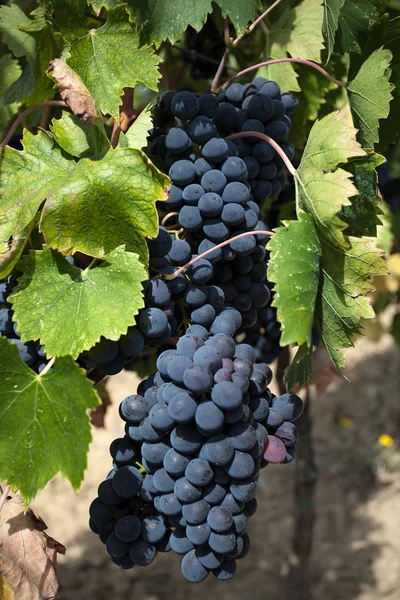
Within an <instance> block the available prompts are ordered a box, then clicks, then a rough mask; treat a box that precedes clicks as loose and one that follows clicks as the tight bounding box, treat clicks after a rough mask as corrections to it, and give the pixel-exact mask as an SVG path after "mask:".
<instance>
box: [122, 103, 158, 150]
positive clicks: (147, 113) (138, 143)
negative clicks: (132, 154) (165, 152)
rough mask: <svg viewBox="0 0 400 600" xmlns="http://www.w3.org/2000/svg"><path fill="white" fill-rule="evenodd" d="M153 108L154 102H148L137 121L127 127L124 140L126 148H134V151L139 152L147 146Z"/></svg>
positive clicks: (151, 125)
mask: <svg viewBox="0 0 400 600" xmlns="http://www.w3.org/2000/svg"><path fill="white" fill-rule="evenodd" d="M153 106H154V102H150V104H148V105H147V106H146V108H144V109H143V110H142V112H141V113H140V115H139V116H138V117H137V119H136V120H135V121H134V122H133V124H132V125H131V126H130V127H129V129H128V131H127V132H126V134H125V136H124V137H125V139H126V142H127V146H128V147H129V148H136V150H141V149H142V148H144V147H145V146H146V145H147V137H148V135H149V129H151V128H152V127H153V121H152V118H151V113H152V108H153Z"/></svg>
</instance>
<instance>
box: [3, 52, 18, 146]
mask: <svg viewBox="0 0 400 600" xmlns="http://www.w3.org/2000/svg"><path fill="white" fill-rule="evenodd" d="M20 74H21V67H20V66H19V64H18V61H16V60H14V59H13V57H12V56H11V54H4V56H2V57H1V58H0V138H1V139H3V138H4V137H5V135H6V133H7V131H8V129H9V125H10V121H11V120H12V119H13V117H15V115H16V114H17V111H18V106H19V104H18V103H17V102H13V103H11V104H8V105H5V106H3V99H4V93H5V92H6V90H7V89H8V88H9V87H10V86H11V85H12V84H13V83H14V82H15V81H17V79H18V77H19V76H20Z"/></svg>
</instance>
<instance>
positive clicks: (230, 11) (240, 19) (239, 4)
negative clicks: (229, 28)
mask: <svg viewBox="0 0 400 600" xmlns="http://www.w3.org/2000/svg"><path fill="white" fill-rule="evenodd" d="M216 3H217V4H218V6H219V7H220V9H221V12H222V15H223V16H224V17H229V19H230V20H231V21H232V23H233V26H234V28H235V30H236V33H237V34H238V35H239V36H241V35H243V34H244V32H245V30H246V27H247V25H248V23H250V21H253V19H254V13H255V12H256V10H257V9H258V8H259V4H260V3H259V2H258V0H216Z"/></svg>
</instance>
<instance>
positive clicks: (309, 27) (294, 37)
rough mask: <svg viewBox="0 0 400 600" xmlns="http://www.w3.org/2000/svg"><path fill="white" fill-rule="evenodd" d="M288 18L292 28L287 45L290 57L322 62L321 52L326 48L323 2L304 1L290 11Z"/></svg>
mask: <svg viewBox="0 0 400 600" xmlns="http://www.w3.org/2000/svg"><path fill="white" fill-rule="evenodd" d="M287 18H288V19H289V23H288V24H290V25H291V26H292V31H291V33H290V37H289V39H288V43H287V51H288V52H289V54H290V56H292V57H293V58H306V59H307V60H313V61H314V62H321V50H322V49H323V47H324V38H323V35H322V24H323V18H324V7H323V5H322V2H321V0H303V1H302V2H301V3H300V4H298V5H297V6H296V7H295V8H293V9H292V10H290V11H288V13H287Z"/></svg>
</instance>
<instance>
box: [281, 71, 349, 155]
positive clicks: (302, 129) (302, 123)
mask: <svg viewBox="0 0 400 600" xmlns="http://www.w3.org/2000/svg"><path fill="white" fill-rule="evenodd" d="M298 83H299V86H300V88H301V90H302V91H301V93H300V96H299V97H298V99H299V106H298V108H297V109H296V111H295V112H294V113H293V114H292V115H290V118H291V120H292V128H291V132H290V142H291V143H292V144H293V145H294V146H295V148H299V149H301V150H303V148H304V146H305V144H306V141H307V137H308V133H309V130H310V128H311V123H312V122H313V121H315V120H316V118H317V117H318V114H319V111H320V109H321V106H323V105H324V104H325V103H326V96H327V94H328V93H329V91H330V90H332V89H335V88H336V87H337V86H335V84H334V83H332V82H331V81H329V80H328V79H326V77H323V76H322V75H320V74H319V73H316V72H315V71H314V70H312V69H309V68H307V67H304V68H302V67H300V68H299V79H298Z"/></svg>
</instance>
